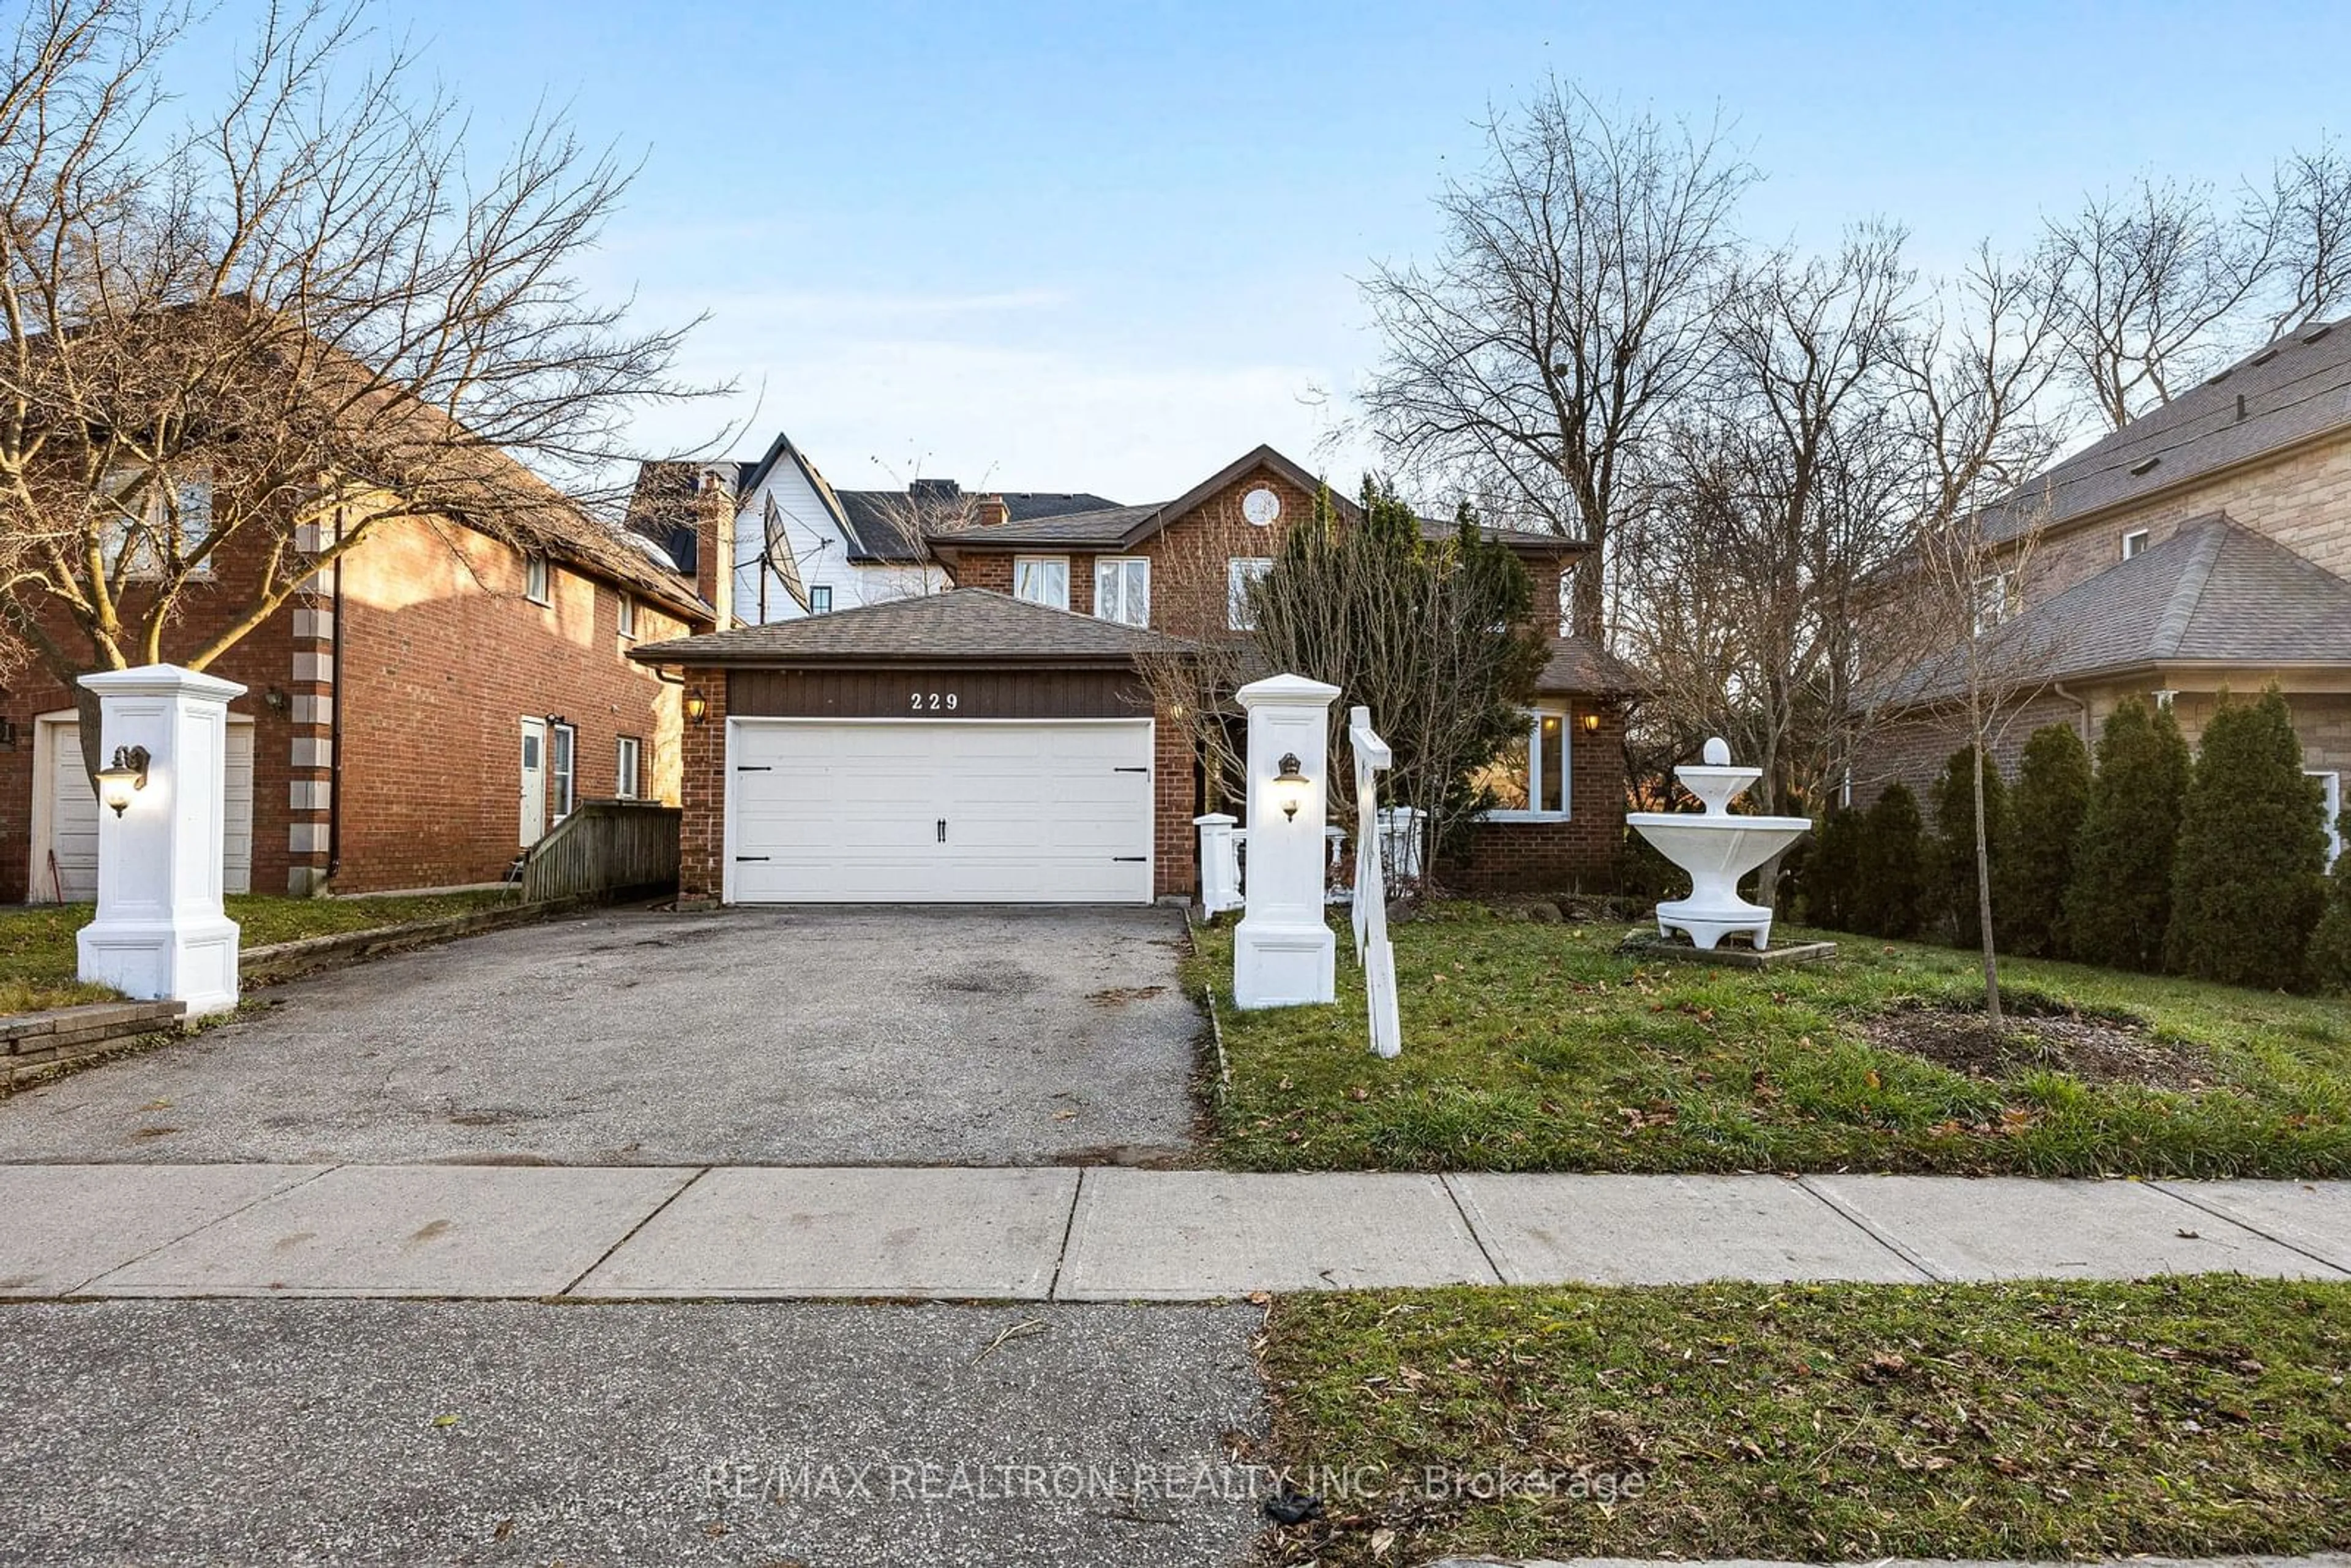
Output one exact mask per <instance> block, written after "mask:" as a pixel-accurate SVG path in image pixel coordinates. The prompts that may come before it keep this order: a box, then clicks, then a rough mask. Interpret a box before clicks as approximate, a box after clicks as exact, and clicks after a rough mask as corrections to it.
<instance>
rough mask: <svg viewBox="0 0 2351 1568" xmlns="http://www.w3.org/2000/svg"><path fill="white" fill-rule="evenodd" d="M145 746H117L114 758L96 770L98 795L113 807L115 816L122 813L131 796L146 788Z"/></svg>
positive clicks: (129, 802)
mask: <svg viewBox="0 0 2351 1568" xmlns="http://www.w3.org/2000/svg"><path fill="white" fill-rule="evenodd" d="M147 760H148V759H147V748H146V747H143V746H118V747H115V748H114V760H113V761H112V762H110V763H109V764H107V765H106V766H105V767H103V768H99V770H98V795H99V800H104V801H105V802H106V803H107V804H108V805H110V806H111V807H113V808H114V814H115V815H116V816H118V817H119V816H120V815H122V812H123V810H124V808H126V807H128V806H129V805H130V804H131V796H132V794H134V793H135V792H137V791H138V790H141V789H145V788H147Z"/></svg>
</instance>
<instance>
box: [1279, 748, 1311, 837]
mask: <svg viewBox="0 0 2351 1568" xmlns="http://www.w3.org/2000/svg"><path fill="white" fill-rule="evenodd" d="M1307 783H1308V779H1307V777H1306V775H1305V774H1303V773H1301V772H1300V771H1299V770H1298V753H1296V752H1294V751H1285V752H1283V753H1282V754H1281V771H1280V772H1279V773H1277V774H1275V775H1274V776H1273V799H1274V802H1275V804H1277V805H1279V806H1280V808H1281V814H1282V816H1283V817H1284V818H1285V819H1286V820H1288V821H1292V822H1294V821H1298V808H1299V807H1301V806H1302V805H1304V804H1305V803H1306V786H1307Z"/></svg>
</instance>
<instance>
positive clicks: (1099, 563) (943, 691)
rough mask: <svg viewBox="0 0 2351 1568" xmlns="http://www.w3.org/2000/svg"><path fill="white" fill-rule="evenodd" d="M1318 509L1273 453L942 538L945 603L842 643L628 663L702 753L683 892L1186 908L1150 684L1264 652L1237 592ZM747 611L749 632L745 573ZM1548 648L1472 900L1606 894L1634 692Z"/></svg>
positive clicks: (1187, 869)
mask: <svg viewBox="0 0 2351 1568" xmlns="http://www.w3.org/2000/svg"><path fill="white" fill-rule="evenodd" d="M1318 487H1319V486H1318V484H1317V481H1316V480H1315V479H1314V477H1313V476H1311V475H1310V474H1308V473H1307V472H1306V471H1305V470H1304V469H1302V468H1301V467H1300V466H1299V465H1296V464H1295V463H1292V462H1291V461H1290V460H1289V459H1288V458H1286V457H1284V456H1282V455H1280V453H1278V452H1275V451H1273V450H1272V449H1271V448H1270V447H1259V448H1258V449H1256V450H1255V451H1253V452H1250V453H1249V454H1247V455H1244V456H1242V457H1241V458H1240V459H1238V461H1236V462H1234V463H1232V464H1230V465H1228V466H1226V467H1225V468H1224V469H1222V470H1220V471H1219V472H1217V473H1216V474H1214V475H1212V476H1209V477H1208V478H1207V479H1205V480H1204V481H1202V482H1201V483H1200V484H1199V485H1197V486H1194V487H1193V488H1192V489H1191V490H1190V491H1188V492H1186V494H1185V495H1183V496H1181V497H1177V498H1176V499H1175V500H1173V501H1168V502H1164V503H1157V504H1154V505H1147V506H1131V507H1116V506H1108V505H1104V506H1100V507H1081V508H1080V509H1078V510H1074V511H1072V510H1066V509H1062V508H1060V507H1051V508H1046V509H1040V510H1039V511H1037V512H1034V513H1032V514H1031V515H1028V516H1015V515H1013V512H1014V508H1013V507H1011V506H1010V505H1009V504H1008V503H1007V502H1006V501H1005V500H1004V499H1003V498H1001V497H995V496H987V497H979V498H978V502H977V507H974V508H973V515H972V516H971V517H969V518H968V519H966V518H960V517H959V518H958V519H957V521H956V524H955V526H952V527H949V528H941V529H936V530H935V531H931V532H928V533H927V534H926V536H925V561H924V563H923V564H924V566H925V569H926V570H935V571H936V572H937V573H938V574H939V576H940V577H941V579H943V580H945V581H946V582H947V583H951V584H952V585H953V586H952V587H951V588H948V589H945V590H942V591H928V592H907V593H904V594H901V595H899V596H896V597H894V598H888V599H880V600H877V601H872V602H869V603H867V604H866V605H865V606H863V607H862V608H860V609H856V610H850V611H841V612H836V613H834V614H831V615H830V616H826V615H818V614H810V613H808V612H806V607H805V606H804V605H803V606H801V607H800V608H799V611H798V612H795V613H794V614H792V615H791V616H789V618H785V619H781V620H771V621H770V622H768V623H765V624H754V625H749V626H745V627H741V628H739V629H737V630H735V631H732V632H720V633H716V634H714V635H711V636H706V637H698V638H694V639H691V640H688V641H685V642H682V643H675V644H671V645H668V646H650V645H649V646H645V647H641V648H639V649H637V650H635V652H634V654H633V656H634V657H636V658H638V659H640V660H643V661H645V662H647V663H649V664H660V665H663V666H665V667H673V668H678V669H681V670H683V672H684V680H685V683H686V693H687V704H688V711H689V714H697V715H698V716H699V717H698V719H695V720H693V721H690V722H689V724H688V726H687V731H686V736H685V741H684V752H685V762H684V779H683V783H682V800H683V803H684V810H685V819H684V855H683V859H684V871H683V873H682V885H683V890H684V892H685V893H686V894H688V895H690V896H695V895H698V896H708V897H713V898H719V899H724V900H726V901H729V902H764V901H776V902H792V901H802V900H805V901H826V900H831V899H874V900H884V901H891V902H921V901H925V900H938V901H943V902H954V901H959V900H980V899H999V898H1008V897H1021V898H1032V899H1039V900H1067V901H1071V902H1118V901H1140V900H1145V899H1149V898H1151V897H1154V896H1159V895H1166V894H1184V893H1188V892H1190V891H1191V890H1192V889H1193V887H1194V886H1195V884H1196V867H1195V865H1194V858H1195V846H1194V838H1193V829H1192V822H1191V820H1192V818H1193V817H1194V816H1195V815H1196V814H1197V813H1198V812H1199V811H1200V810H1202V809H1203V808H1202V800H1203V790H1204V780H1203V779H1202V778H1201V774H1200V768H1199V767H1198V764H1197V762H1196V759H1195V758H1194V757H1193V755H1192V748H1191V745H1190V741H1189V739H1188V737H1187V736H1186V727H1185V725H1184V724H1183V722H1182V721H1181V719H1180V717H1179V716H1177V715H1175V714H1172V713H1165V712H1160V711H1156V710H1155V708H1154V707H1153V706H1152V704H1151V700H1150V698H1149V696H1148V695H1147V694H1146V693H1145V692H1144V686H1143V683H1142V682H1141V680H1140V679H1139V677H1138V675H1137V674H1136V665H1135V660H1136V658H1137V656H1138V655H1139V654H1140V653H1143V652H1144V651H1145V650H1148V649H1151V648H1155V647H1165V646H1167V645H1169V640H1170V639H1177V640H1189V639H1193V638H1196V637H1200V636H1205V635H1220V636H1221V635H1232V634H1235V633H1236V632H1243V631H1244V630H1245V629H1243V628H1240V627H1238V625H1237V624H1236V622H1235V619H1234V617H1235V614H1236V607H1237V606H1238V604H1239V603H1240V600H1239V597H1238V593H1237V588H1238V584H1239V583H1240V582H1242V581H1243V580H1245V579H1246V578H1247V577H1249V575H1250V574H1253V573H1257V572H1261V571H1262V570H1266V569H1267V568H1268V567H1269V566H1270V563H1271V560H1272V558H1273V557H1274V555H1275V553H1276V552H1277V551H1278V549H1279V548H1280V539H1281V538H1282V536H1283V533H1284V531H1285V530H1286V529H1287V528H1290V527H1292V526H1294V525H1295V524H1296V523H1297V522H1299V521H1300V520H1301V519H1303V518H1306V517H1311V515H1312V512H1313V507H1314V500H1315V494H1316V491H1317V489H1318ZM1097 499H1098V497H1097ZM1340 508H1341V512H1342V515H1343V517H1350V518H1351V517H1353V516H1354V515H1355V514H1354V508H1353V506H1352V505H1351V504H1347V503H1341V504H1340ZM1426 526H1427V527H1428V528H1431V529H1432V530H1441V529H1444V528H1449V527H1450V525H1449V524H1436V523H1431V524H1428V525H1426ZM1494 537H1496V538H1499V539H1501V540H1502V541H1503V542H1505V543H1507V544H1508V545H1509V546H1510V548H1511V549H1513V550H1514V551H1515V552H1517V553H1518V555H1519V556H1520V559H1522V560H1523V561H1525V562H1526V563H1527V565H1528V567H1529V568H1530V570H1531V571H1532V572H1533V573H1534V575H1535V577H1536V579H1537V601H1538V603H1541V604H1543V605H1546V606H1550V605H1554V604H1557V603H1559V602H1560V599H1559V594H1560V591H1561V588H1562V579H1563V577H1564V575H1565V574H1566V573H1567V572H1568V571H1570V570H1573V567H1574V565H1575V563H1576V562H1577V561H1578V559H1581V555H1582V549H1581V547H1580V546H1578V545H1576V544H1575V543H1573V541H1570V540H1566V539H1562V538H1558V537H1556V536H1552V535H1547V534H1521V533H1501V534H1497V535H1495V536H1494ZM737 591H738V597H737V607H738V609H741V608H744V606H743V601H742V600H741V598H740V596H739V591H740V580H739V573H738V581H737ZM1546 630H1547V632H1549V633H1550V634H1551V635H1552V650H1553V651H1552V659H1551V660H1550V662H1549V664H1547V665H1546V667H1545V670H1544V672H1543V677H1542V680H1541V683H1540V691H1539V695H1538V698H1537V701H1536V704H1535V706H1534V707H1533V709H1532V710H1531V712H1530V713H1529V716H1528V736H1527V739H1526V742H1525V744H1524V746H1523V747H1512V748H1511V752H1510V755H1509V756H1506V757H1505V758H1499V759H1498V761H1497V767H1496V768H1495V769H1494V770H1493V773H1492V781H1493V783H1494V785H1495V787H1496V789H1497V790H1498V793H1499V794H1501V795H1502V796H1503V797H1504V798H1505V800H1506V801H1507V803H1508V809H1506V810H1500V811H1498V812H1496V813H1494V815H1493V817H1492V818H1491V819H1490V820H1489V821H1484V822H1482V823H1480V824H1479V829H1478V830H1477V838H1476V840H1475V844H1474V848H1473V851H1472V852H1471V853H1470V855H1469V856H1468V859H1467V860H1466V861H1465V862H1462V863H1460V864H1458V865H1455V866H1452V867H1450V868H1448V869H1447V872H1446V873H1445V880H1446V881H1447V882H1448V883H1451V884H1452V885H1455V886H1458V887H1463V888H1466V889H1469V890H1473V891H1496V890H1501V889H1505V888H1563V887H1571V886H1575V885H1578V884H1593V883H1601V882H1603V881H1604V880H1605V879H1606V878H1607V877H1608V876H1609V875H1610V873H1611V872H1612V870H1613V867H1614V861H1615V855H1616V851H1617V846H1618V843H1619V841H1620V840H1621V838H1622V836H1623V826H1624V811H1625V779H1624V762H1623V745H1622V737H1623V722H1624V721H1623V706H1624V701H1625V698H1626V697H1627V696H1628V695H1631V689H1632V682H1631V681H1630V679H1629V678H1628V677H1627V675H1626V673H1625V671H1624V669H1623V668H1622V666H1620V665H1618V664H1615V662H1614V660H1612V659H1610V658H1609V657H1608V656H1607V655H1606V654H1605V653H1602V652H1601V651H1600V650H1598V649H1596V648H1594V647H1593V646H1591V645H1590V644H1588V643H1583V641H1581V640H1579V639H1575V638H1573V637H1565V636H1560V635H1558V634H1557V633H1558V630H1559V629H1558V627H1557V625H1556V623H1553V624H1552V625H1551V626H1549V627H1547V628H1546ZM1513 791H1515V793H1513Z"/></svg>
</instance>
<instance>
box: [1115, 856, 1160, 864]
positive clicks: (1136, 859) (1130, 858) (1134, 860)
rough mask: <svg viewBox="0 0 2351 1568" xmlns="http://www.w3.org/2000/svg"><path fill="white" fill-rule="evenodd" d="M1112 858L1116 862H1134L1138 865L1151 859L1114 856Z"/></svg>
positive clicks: (1147, 857)
mask: <svg viewBox="0 0 2351 1568" xmlns="http://www.w3.org/2000/svg"><path fill="white" fill-rule="evenodd" d="M1110 858H1111V859H1113V860H1114V861H1133V862H1135V863H1136V864H1138V865H1140V864H1141V863H1143V862H1144V861H1147V860H1149V859H1150V858H1151V857H1150V856H1149V855H1113V856H1111V857H1110Z"/></svg>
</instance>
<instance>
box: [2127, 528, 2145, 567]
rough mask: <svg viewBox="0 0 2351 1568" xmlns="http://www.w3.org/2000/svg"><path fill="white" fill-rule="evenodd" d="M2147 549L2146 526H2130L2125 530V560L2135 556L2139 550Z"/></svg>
mask: <svg viewBox="0 0 2351 1568" xmlns="http://www.w3.org/2000/svg"><path fill="white" fill-rule="evenodd" d="M2143 549H2147V530H2146V529H2145V528H2130V529H2126V530H2125V532H2124V534H2123V559H2125V560H2128V559H2131V558H2132V557H2133V556H2135V555H2137V554H2138V553H2139V551H2141V550H2143Z"/></svg>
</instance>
